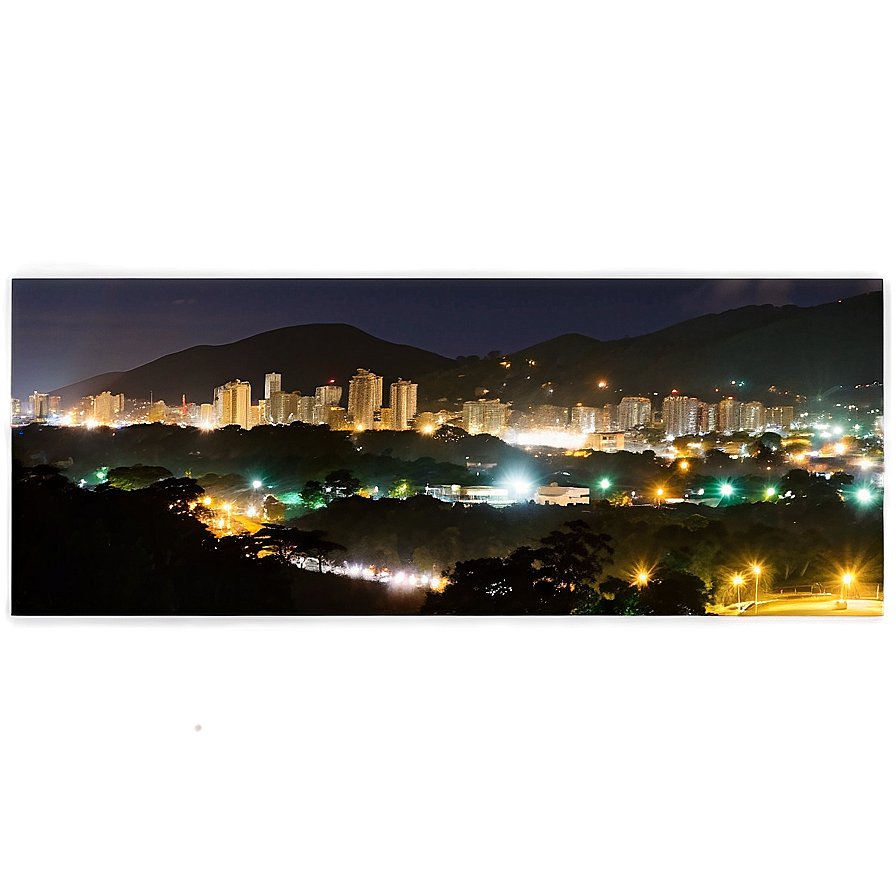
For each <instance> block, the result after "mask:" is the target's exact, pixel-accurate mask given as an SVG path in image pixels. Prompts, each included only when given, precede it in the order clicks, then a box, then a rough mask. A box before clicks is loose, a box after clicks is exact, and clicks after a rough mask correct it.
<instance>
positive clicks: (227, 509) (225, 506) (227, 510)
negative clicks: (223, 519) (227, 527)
mask: <svg viewBox="0 0 896 896" xmlns="http://www.w3.org/2000/svg"><path fill="white" fill-rule="evenodd" d="M223 510H224V512H225V513H230V505H229V504H225V505H224V508H223Z"/></svg>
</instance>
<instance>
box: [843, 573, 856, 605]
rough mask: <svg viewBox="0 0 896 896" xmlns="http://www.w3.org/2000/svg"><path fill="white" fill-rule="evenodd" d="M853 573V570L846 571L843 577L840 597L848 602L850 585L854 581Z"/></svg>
mask: <svg viewBox="0 0 896 896" xmlns="http://www.w3.org/2000/svg"><path fill="white" fill-rule="evenodd" d="M853 578H854V577H853V574H852V573H851V572H847V573H844V575H843V578H842V579H841V585H840V599H841V600H842V601H843V602H844V604H845V603H846V598H847V595H848V594H849V586H850V585H851V584H852V583H853Z"/></svg>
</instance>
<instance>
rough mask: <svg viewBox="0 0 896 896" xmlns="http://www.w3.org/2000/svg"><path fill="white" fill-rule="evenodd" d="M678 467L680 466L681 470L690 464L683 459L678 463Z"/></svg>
mask: <svg viewBox="0 0 896 896" xmlns="http://www.w3.org/2000/svg"><path fill="white" fill-rule="evenodd" d="M679 467H680V468H681V469H682V470H687V469H688V467H690V464H689V463H688V462H687V461H686V460H683V461H682V462H681V463H680V464H679Z"/></svg>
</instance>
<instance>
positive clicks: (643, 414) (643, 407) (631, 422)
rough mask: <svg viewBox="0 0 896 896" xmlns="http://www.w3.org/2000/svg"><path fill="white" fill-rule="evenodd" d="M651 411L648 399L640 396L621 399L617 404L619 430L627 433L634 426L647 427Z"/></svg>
mask: <svg viewBox="0 0 896 896" xmlns="http://www.w3.org/2000/svg"><path fill="white" fill-rule="evenodd" d="M652 411H653V408H652V406H651V404H650V399H649V398H642V397H641V396H637V397H631V396H629V397H628V398H623V399H622V401H620V402H619V422H618V426H619V429H621V430H622V431H623V432H627V431H628V430H630V429H634V428H635V427H636V426H646V425H649V424H650V415H651V413H652Z"/></svg>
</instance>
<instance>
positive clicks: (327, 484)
mask: <svg viewBox="0 0 896 896" xmlns="http://www.w3.org/2000/svg"><path fill="white" fill-rule="evenodd" d="M360 487H361V481H360V480H359V479H355V477H354V476H352V472H351V470H333V472H332V473H327V475H326V478H325V479H324V499H325V500H326V502H327V503H328V504H329V503H330V502H331V501H335V500H336V499H337V498H348V497H350V496H351V495H353V494H355V492H356V491H358V489H359V488H360Z"/></svg>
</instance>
